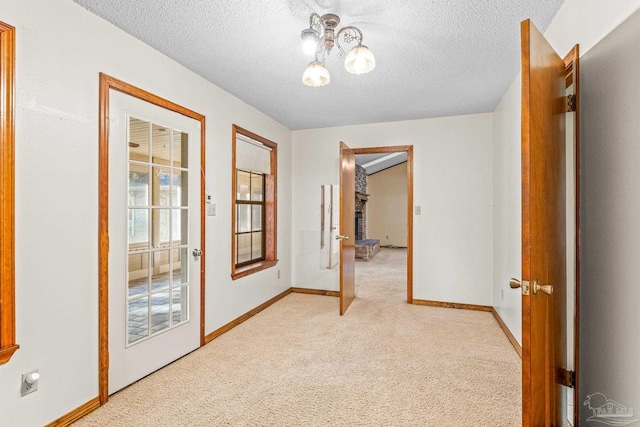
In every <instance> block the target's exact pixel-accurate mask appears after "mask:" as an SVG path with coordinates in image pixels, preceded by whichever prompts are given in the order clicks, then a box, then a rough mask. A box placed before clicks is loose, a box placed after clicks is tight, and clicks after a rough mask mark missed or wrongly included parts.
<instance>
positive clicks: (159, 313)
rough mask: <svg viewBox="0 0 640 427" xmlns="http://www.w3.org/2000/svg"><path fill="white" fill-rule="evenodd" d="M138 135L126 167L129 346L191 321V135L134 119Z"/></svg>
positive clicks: (131, 123) (131, 125) (131, 124)
mask: <svg viewBox="0 0 640 427" xmlns="http://www.w3.org/2000/svg"><path fill="white" fill-rule="evenodd" d="M134 134H135V144H131V145H130V149H129V166H128V168H127V173H128V174H129V176H128V196H127V197H128V202H127V206H129V208H128V209H127V210H128V212H127V215H128V217H129V221H128V236H129V238H128V256H127V272H128V276H129V277H128V282H127V285H128V292H127V300H128V301H127V345H132V344H136V343H138V342H142V341H144V340H145V339H149V338H151V337H153V336H154V334H158V333H160V332H163V331H166V330H169V329H171V328H172V327H174V326H177V325H180V324H183V323H185V322H187V321H189V315H188V310H187V308H188V307H187V299H188V295H189V282H188V277H189V271H188V267H189V257H188V253H187V250H188V249H187V248H188V243H189V242H188V230H189V224H188V220H189V209H190V207H189V204H188V200H189V199H188V190H189V189H188V171H187V170H185V169H183V168H184V167H185V166H186V165H187V147H188V137H189V135H188V134H187V133H184V132H180V131H177V130H175V129H172V128H171V127H167V126H163V125H161V124H156V123H152V122H147V121H144V120H141V119H137V118H135V117H129V135H130V137H131V136H133V135H134ZM134 145H135V146H134ZM172 208H173V209H172Z"/></svg>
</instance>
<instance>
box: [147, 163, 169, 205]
mask: <svg viewBox="0 0 640 427" xmlns="http://www.w3.org/2000/svg"><path fill="white" fill-rule="evenodd" d="M153 171H154V187H153V197H152V199H153V200H152V201H151V203H152V204H153V205H155V206H170V205H171V186H170V184H171V183H170V181H171V177H170V175H169V168H166V167H157V166H154V168H153Z"/></svg>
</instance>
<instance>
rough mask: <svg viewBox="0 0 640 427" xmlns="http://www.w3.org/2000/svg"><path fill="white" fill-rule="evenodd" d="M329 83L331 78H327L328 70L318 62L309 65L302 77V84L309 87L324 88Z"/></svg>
mask: <svg viewBox="0 0 640 427" xmlns="http://www.w3.org/2000/svg"><path fill="white" fill-rule="evenodd" d="M330 81H331V76H329V70H327V69H326V68H325V67H324V65H322V62H319V61H313V62H312V63H310V64H309V66H308V67H307V69H306V70H304V74H303V75H302V83H304V84H305V85H307V86H311V87H319V86H325V85H328V84H329V82H330Z"/></svg>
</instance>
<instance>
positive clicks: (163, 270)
mask: <svg viewBox="0 0 640 427" xmlns="http://www.w3.org/2000/svg"><path fill="white" fill-rule="evenodd" d="M151 267H152V268H153V270H152V271H151V292H153V291H156V290H158V289H164V288H168V287H169V251H157V252H152V253H151Z"/></svg>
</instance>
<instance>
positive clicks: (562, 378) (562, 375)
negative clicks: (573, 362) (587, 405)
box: [557, 368, 576, 388]
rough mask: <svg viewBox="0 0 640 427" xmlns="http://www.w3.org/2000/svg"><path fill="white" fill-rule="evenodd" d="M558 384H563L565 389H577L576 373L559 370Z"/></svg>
mask: <svg viewBox="0 0 640 427" xmlns="http://www.w3.org/2000/svg"><path fill="white" fill-rule="evenodd" d="M557 382H558V384H562V385H563V386H565V387H571V388H576V373H575V371H567V370H566V369H563V368H558V381H557Z"/></svg>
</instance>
